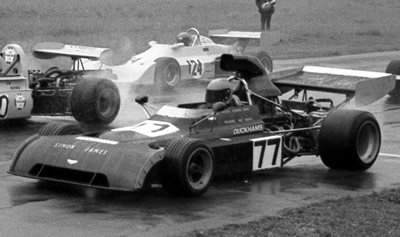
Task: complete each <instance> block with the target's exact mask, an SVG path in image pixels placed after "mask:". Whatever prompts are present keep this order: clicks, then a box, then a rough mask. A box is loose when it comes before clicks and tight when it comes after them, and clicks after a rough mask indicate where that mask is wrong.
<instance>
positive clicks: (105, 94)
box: [97, 89, 117, 118]
mask: <svg viewBox="0 0 400 237" xmlns="http://www.w3.org/2000/svg"><path fill="white" fill-rule="evenodd" d="M115 98H116V95H115V92H114V91H113V90H112V89H105V90H103V91H102V92H101V94H100V96H99V99H98V103H97V108H98V111H99V113H100V115H101V116H102V117H103V118H109V117H111V116H113V114H114V113H115V110H116V109H117V101H116V99H115Z"/></svg>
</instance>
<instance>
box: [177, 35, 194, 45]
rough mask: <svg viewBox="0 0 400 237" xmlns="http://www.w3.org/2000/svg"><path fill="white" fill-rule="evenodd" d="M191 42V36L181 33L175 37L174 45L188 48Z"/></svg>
mask: <svg viewBox="0 0 400 237" xmlns="http://www.w3.org/2000/svg"><path fill="white" fill-rule="evenodd" d="M190 42H191V35H190V34H189V33H187V32H181V33H179V34H178V35H177V36H176V43H183V44H184V45H185V46H189V45H190Z"/></svg>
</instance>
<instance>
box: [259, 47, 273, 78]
mask: <svg viewBox="0 0 400 237" xmlns="http://www.w3.org/2000/svg"><path fill="white" fill-rule="evenodd" d="M256 57H257V58H258V60H260V62H261V63H262V65H263V66H264V67H265V70H267V73H270V72H272V70H273V69H274V65H273V62H272V58H271V56H269V54H268V53H267V52H265V51H261V52H259V53H257V55H256Z"/></svg>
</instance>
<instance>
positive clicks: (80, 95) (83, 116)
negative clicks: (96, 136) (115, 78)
mask: <svg viewBox="0 0 400 237" xmlns="http://www.w3.org/2000/svg"><path fill="white" fill-rule="evenodd" d="M120 103H121V101H120V95H119V91H118V88H117V86H116V85H115V83H114V82H112V81H110V80H108V79H97V78H96V79H95V78H93V79H82V80H80V81H79V82H78V83H77V85H76V86H75V88H74V90H73V91H72V94H71V112H72V115H73V116H74V118H75V119H76V120H77V121H79V122H81V123H99V124H109V123H111V122H112V121H113V120H114V119H115V118H116V117H117V115H118V112H119V108H120Z"/></svg>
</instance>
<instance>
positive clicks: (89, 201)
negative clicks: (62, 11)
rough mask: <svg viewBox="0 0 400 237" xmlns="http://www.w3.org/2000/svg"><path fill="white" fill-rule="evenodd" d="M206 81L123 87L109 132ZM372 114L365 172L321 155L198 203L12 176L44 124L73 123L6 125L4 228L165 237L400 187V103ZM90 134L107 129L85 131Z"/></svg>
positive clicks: (220, 187)
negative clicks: (373, 146) (336, 167)
mask: <svg viewBox="0 0 400 237" xmlns="http://www.w3.org/2000/svg"><path fill="white" fill-rule="evenodd" d="M395 55H397V56H398V55H400V52H398V53H397V54H386V55H381V54H378V55H375V54H373V55H368V56H365V55H361V56H359V57H343V58H329V59H328V58H327V59H321V60H313V59H308V60H290V61H289V60H287V61H276V62H275V68H276V69H280V68H285V67H292V66H296V65H300V64H308V63H307V61H309V62H311V64H312V65H322V66H337V67H346V68H353V69H364V70H373V71H384V69H385V67H386V65H387V63H388V62H389V61H390V60H392V59H395V58H396V57H395ZM206 85H207V82H194V81H191V82H186V83H183V84H181V86H179V88H177V89H176V90H174V91H172V92H167V93H163V94H160V93H159V91H158V90H156V89H154V88H152V87H141V88H133V87H130V86H127V85H120V88H121V94H122V99H123V104H122V108H121V112H120V114H119V116H118V117H117V120H116V121H115V122H113V123H112V124H111V125H110V127H119V126H126V125H130V124H132V123H135V122H138V121H141V120H143V119H145V115H144V113H143V112H142V111H141V109H140V107H139V106H138V105H136V104H135V103H134V102H133V100H134V97H135V95H137V94H148V95H149V97H150V102H152V103H153V104H155V105H162V104H171V105H174V104H177V103H186V102H191V101H193V102H194V101H199V100H203V99H204V88H205V86H206ZM362 109H365V110H368V111H371V112H372V113H374V115H375V116H376V117H377V119H378V121H379V123H380V125H381V130H382V147H381V153H380V156H379V157H378V160H377V162H376V163H375V164H374V166H373V167H372V168H371V169H369V170H368V171H367V172H362V173H352V172H344V171H332V170H328V169H327V168H326V167H325V166H324V165H323V164H322V162H321V161H320V159H319V158H318V157H303V158H298V159H295V160H294V161H293V162H292V163H289V165H288V166H286V167H284V168H281V169H274V170H269V171H265V172H261V173H258V174H256V175H253V176H242V177H230V178H227V179H224V180H222V179H219V180H216V181H215V183H214V185H213V186H212V187H211V189H210V190H209V191H208V192H207V193H206V194H205V195H204V196H202V197H200V198H194V199H193V198H177V197H173V196H171V195H169V194H167V193H166V192H164V191H163V189H162V188H160V187H155V188H153V189H151V190H147V191H143V192H138V193H124V192H109V191H101V190H94V189H87V188H82V187H75V186H69V185H59V184H53V183H47V182H38V181H35V180H30V179H25V178H21V177H16V176H11V175H9V174H7V170H8V168H9V165H10V162H11V161H10V159H11V156H12V154H13V152H14V151H15V149H16V148H17V146H18V145H19V144H20V143H21V142H22V141H23V140H24V139H26V138H27V137H29V136H30V135H32V134H34V133H35V132H37V131H38V129H39V128H40V127H41V126H42V125H43V124H44V123H46V122H49V121H52V120H54V119H55V120H61V121H63V120H67V121H71V122H74V120H73V119H72V118H66V117H61V118H49V117H36V118H32V119H29V120H26V121H19V122H5V121H3V122H0V144H1V145H0V146H1V148H0V230H1V233H2V234H1V235H4V236H66V235H72V236H146V235H147V236H167V235H172V236H173V235H176V234H178V233H184V232H186V231H190V230H193V229H202V228H211V227H216V226H220V225H223V224H227V223H232V222H246V221H250V220H253V219H256V218H258V217H261V216H264V215H274V214H276V213H277V211H279V210H281V209H283V208H290V207H297V206H300V205H304V204H308V203H311V202H316V201H320V200H324V199H330V198H340V197H347V196H357V195H362V194H366V193H371V192H373V191H379V190H382V189H385V188H393V187H400V181H399V180H400V172H398V171H399V169H400V149H399V148H398V144H399V141H400V135H399V132H398V131H399V127H400V99H393V98H390V97H384V98H382V99H381V100H379V101H378V102H376V103H374V104H372V105H369V106H368V107H365V108H362ZM86 129H88V130H96V129H102V128H96V127H86Z"/></svg>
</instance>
